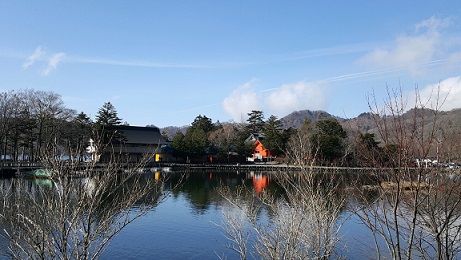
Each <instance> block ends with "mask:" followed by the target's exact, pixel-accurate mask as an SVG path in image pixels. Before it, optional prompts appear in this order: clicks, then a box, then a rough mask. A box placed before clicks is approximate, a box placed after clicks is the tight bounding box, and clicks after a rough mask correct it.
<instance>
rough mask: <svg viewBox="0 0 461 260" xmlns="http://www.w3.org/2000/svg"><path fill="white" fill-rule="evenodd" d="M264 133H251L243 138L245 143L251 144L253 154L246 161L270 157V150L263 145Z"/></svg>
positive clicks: (264, 159)
mask: <svg viewBox="0 0 461 260" xmlns="http://www.w3.org/2000/svg"><path fill="white" fill-rule="evenodd" d="M264 139H265V136H264V134H261V133H253V134H250V136H249V137H248V138H247V139H246V140H245V143H248V144H251V145H253V149H252V151H253V154H252V157H248V158H247V161H249V162H254V161H268V160H269V159H270V158H272V155H271V151H270V150H269V149H267V148H266V146H265V145H264Z"/></svg>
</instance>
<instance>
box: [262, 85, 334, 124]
mask: <svg viewBox="0 0 461 260" xmlns="http://www.w3.org/2000/svg"><path fill="white" fill-rule="evenodd" d="M323 87H324V86H323V85H322V84H320V83H314V82H309V83H306V82H298V83H294V84H286V85H282V86H281V87H279V88H277V89H275V90H274V91H273V92H271V93H270V94H269V96H268V97H267V98H266V105H267V107H268V109H269V110H270V111H271V113H272V114H275V115H277V116H285V115H287V114H288V113H291V112H293V111H296V110H302V109H312V110H317V109H324V108H325V103H326V102H325V95H324V90H323Z"/></svg>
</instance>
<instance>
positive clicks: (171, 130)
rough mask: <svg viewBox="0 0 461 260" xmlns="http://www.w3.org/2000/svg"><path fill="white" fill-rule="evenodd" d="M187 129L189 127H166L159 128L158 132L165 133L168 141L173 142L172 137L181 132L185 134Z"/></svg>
mask: <svg viewBox="0 0 461 260" xmlns="http://www.w3.org/2000/svg"><path fill="white" fill-rule="evenodd" d="M188 128H189V126H167V127H163V128H160V132H161V133H166V134H167V136H168V139H170V140H173V137H174V136H175V135H176V134H177V133H179V132H181V133H183V134H185V133H186V131H187V129H188Z"/></svg>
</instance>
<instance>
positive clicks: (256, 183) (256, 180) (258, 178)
mask: <svg viewBox="0 0 461 260" xmlns="http://www.w3.org/2000/svg"><path fill="white" fill-rule="evenodd" d="M267 185H269V178H268V177H267V176H265V175H262V174H258V175H255V176H253V188H254V189H255V192H256V193H261V192H262V191H263V190H264V189H265V188H266V187H267Z"/></svg>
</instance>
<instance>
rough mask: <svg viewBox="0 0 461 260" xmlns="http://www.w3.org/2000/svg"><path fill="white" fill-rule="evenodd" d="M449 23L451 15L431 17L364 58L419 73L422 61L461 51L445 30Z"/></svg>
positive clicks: (363, 58)
mask: <svg viewBox="0 0 461 260" xmlns="http://www.w3.org/2000/svg"><path fill="white" fill-rule="evenodd" d="M450 24H451V19H450V18H443V19H442V18H437V17H431V18H429V19H427V20H424V21H422V22H420V23H418V24H416V25H415V31H414V33H411V34H403V35H400V36H398V37H397V38H396V39H395V40H394V42H393V44H392V46H388V47H386V48H378V49H375V50H374V51H372V52H370V53H368V54H366V55H365V56H364V57H362V58H361V61H362V62H363V63H365V64H367V65H374V66H378V67H405V68H407V69H408V70H409V71H410V72H412V73H418V72H420V69H421V65H422V64H427V63H430V62H431V61H434V60H438V59H446V58H447V57H449V56H450V55H451V54H452V53H453V52H456V51H459V50H460V45H459V44H457V43H456V42H455V41H453V39H452V37H450V36H448V35H446V34H444V33H443V32H442V29H443V28H445V27H448V26H449V25H450Z"/></svg>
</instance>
